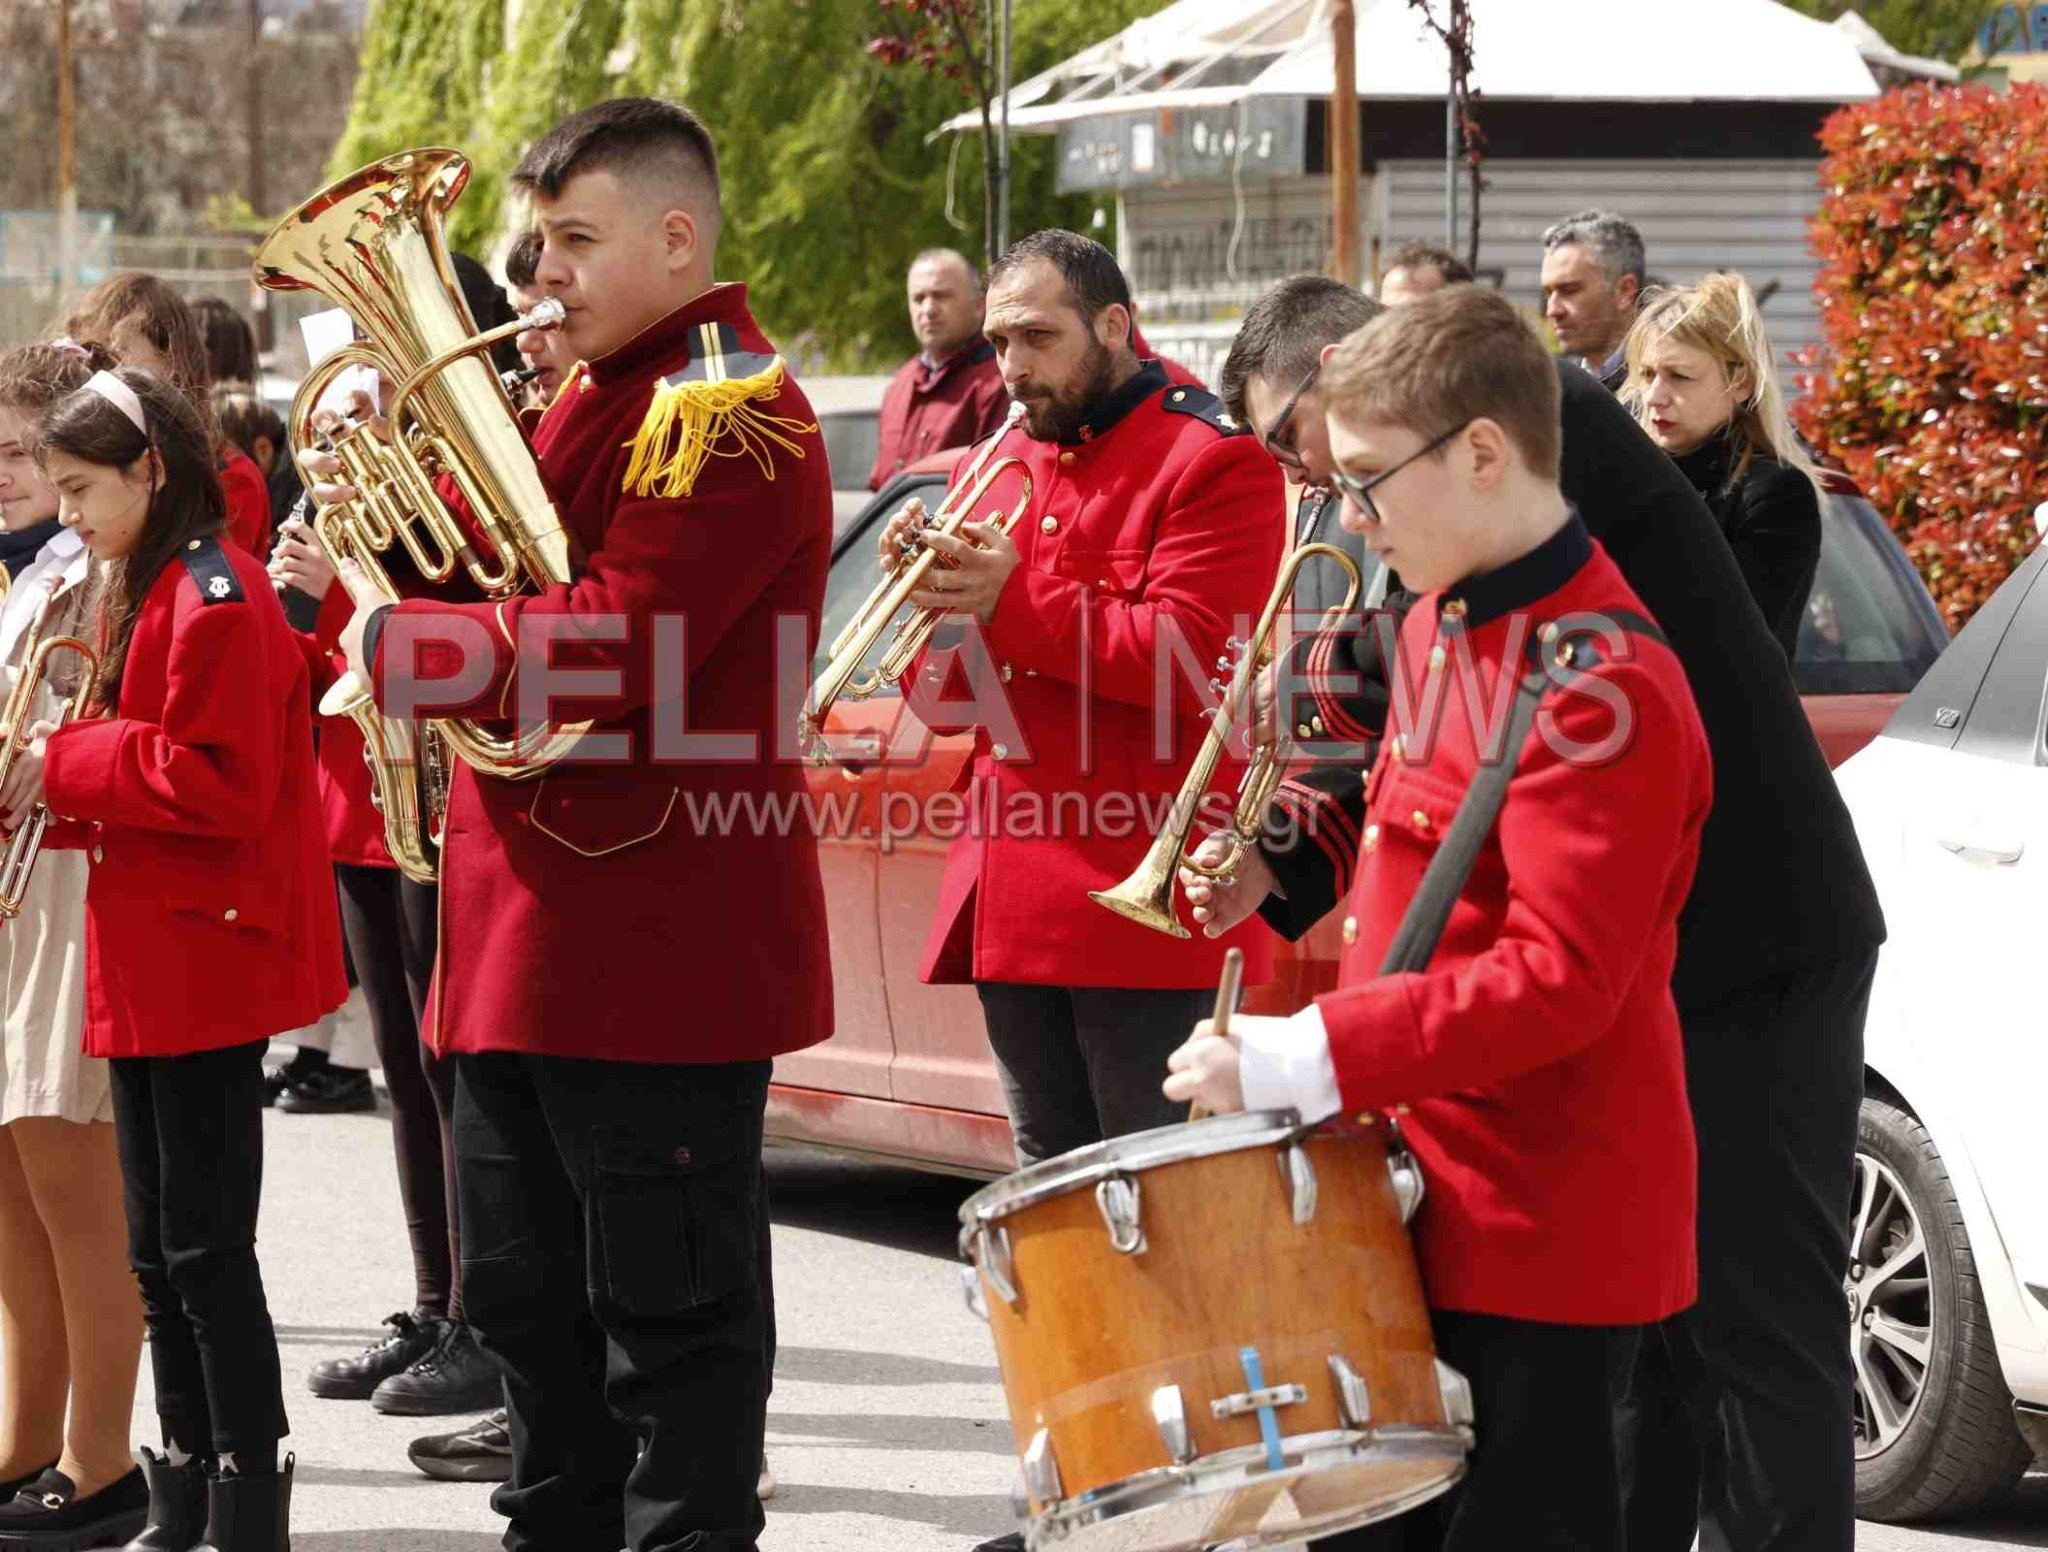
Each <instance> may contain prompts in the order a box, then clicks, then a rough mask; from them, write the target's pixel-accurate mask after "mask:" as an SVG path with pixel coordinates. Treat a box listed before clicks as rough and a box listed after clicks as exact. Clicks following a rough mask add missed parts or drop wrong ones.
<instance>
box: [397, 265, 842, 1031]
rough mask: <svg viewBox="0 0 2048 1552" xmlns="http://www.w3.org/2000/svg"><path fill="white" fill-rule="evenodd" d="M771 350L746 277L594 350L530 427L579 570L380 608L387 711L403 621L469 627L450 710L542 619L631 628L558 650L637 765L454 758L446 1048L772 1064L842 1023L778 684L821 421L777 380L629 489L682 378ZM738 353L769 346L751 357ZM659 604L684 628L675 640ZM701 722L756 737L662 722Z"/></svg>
mask: <svg viewBox="0 0 2048 1552" xmlns="http://www.w3.org/2000/svg"><path fill="white" fill-rule="evenodd" d="M771 350H772V347H771V346H770V345H769V343H768V341H767V340H766V339H765V338H763V336H762V334H761V332H760V329H759V328H758V326H757V325H756V324H755V322H754V319H753V316H752V315H751V314H750V313H749V312H748V310H747V302H746V288H745V287H744V286H739V285H722V286H717V287H714V288H713V289H712V290H710V291H708V292H706V293H705V294H704V295H703V296H701V297H699V298H697V299H696V300H695V301H693V302H691V303H689V304H688V305H687V306H685V307H683V308H680V309H679V310H677V311H676V312H674V313H672V314H671V315H670V316H669V317H667V318H665V319H663V320H662V321H661V322H660V323H657V324H655V325H653V326H652V327H651V328H649V329H647V330H646V331H644V332H643V333H641V334H640V335H639V336H637V337H636V338H634V339H633V340H632V341H630V342H629V343H627V344H626V345H624V346H622V347H621V348H620V349H619V350H617V351H615V352H613V353H612V354H611V355H609V356H606V357H604V358H602V359H601V360H597V361H593V362H591V363H589V369H588V371H587V372H586V373H584V374H582V375H581V376H579V377H578V379H577V380H576V381H575V383H574V384H573V385H572V386H571V387H570V388H568V389H567V390H565V391H564V392H563V393H562V394H561V395H560V396H559V397H557V399H556V400H555V402H554V403H553V404H552V405H550V406H549V407H548V411H547V413H546V415H545V416H543V417H542V419H541V422H540V425H539V428H538V430H537V431H536V433H535V436H534V450H535V452H536V453H537V454H538V455H539V459H540V465H541V471H542V474H543V476H544V477H545V479H546V481H547V483H548V487H549V489H550V490H551V491H552V492H553V494H554V497H555V501H556V504H557V507H558V509H559V510H560V512H561V514H562V518H563V521H564V523H565V524H566V525H567V527H568V529H569V531H570V533H571V534H572V536H573V537H574V538H575V540H576V541H577V542H578V543H579V544H580V546H581V547H582V549H583V551H584V553H585V554H586V555H587V557H588V559H587V561H585V562H584V564H583V565H582V567H581V570H580V574H579V575H578V577H577V580H576V581H575V582H574V583H573V584H572V585H570V586H566V587H552V588H549V589H548V590H547V591H546V592H545V593H542V594H529V595H523V596H521V597H519V598H516V599H513V600H511V601H509V602H506V603H502V604H490V603H477V604H447V603H442V602H439V601H431V600H427V599H409V600H407V601H406V602H404V603H401V604H398V605H395V606H394V607H392V608H390V609H387V610H385V611H383V612H382V613H380V614H379V615H378V616H376V634H375V638H374V640H373V641H372V642H371V644H370V652H371V657H372V661H373V664H374V667H373V673H374V676H375V678H376V680H377V683H378V691H379V697H380V700H381V701H382V703H383V704H384V705H386V706H387V707H388V706H390V705H391V703H392V702H391V682H390V669H391V666H392V663H393V662H394V661H396V660H397V658H398V657H400V656H402V655H403V649H400V650H399V651H398V652H394V651H393V649H392V643H393V641H394V640H395V639H398V636H399V635H400V634H410V635H414V636H415V637H420V638H431V637H433V635H434V634H435V632H436V631H437V629H438V630H441V631H442V632H443V633H444V635H445V633H446V632H447V631H448V630H449V629H450V628H454V629H461V628H465V627H466V628H467V631H468V632H469V634H470V636H471V637H472V645H475V646H476V652H475V656H474V659H473V662H474V664H475V666H477V667H480V668H483V669H486V670H487V672H486V673H485V674H484V676H483V677H482V679H481V680H480V681H479V683H478V686H477V688H476V690H475V693H474V695H473V696H471V697H470V698H469V699H467V700H459V699H449V700H440V701H436V702H435V703H434V704H433V706H432V708H431V709H432V711H433V713H434V714H435V715H443V714H447V715H463V716H471V717H474V716H479V715H481V716H486V717H488V716H491V715H502V714H503V712H504V710H505V709H507V708H510V707H514V706H517V705H518V704H519V700H520V695H521V675H522V673H523V672H531V671H532V667H533V661H532V660H531V659H528V660H527V661H525V662H522V661H521V660H520V659H519V658H518V657H517V656H516V655H515V653H514V651H513V649H512V644H513V643H514V642H516V641H517V640H519V639H520V637H521V635H522V633H523V632H525V633H529V634H530V633H532V632H536V631H538V630H541V629H544V628H559V627H572V628H580V627H589V628H592V629H608V628H610V629H615V630H616V631H617V632H618V633H619V639H618V640H616V641H614V642H607V643H604V644H602V645H599V644H595V643H588V642H586V643H582V644H577V645H572V646H561V647H558V648H557V649H556V653H555V662H556V666H557V668H558V669H560V668H567V667H574V668H578V669H585V670H588V669H593V668H594V669H596V670H598V671H599V672H598V673H597V674H596V675H594V676H593V677H595V678H598V679H600V680H602V677H603V675H604V674H606V673H609V674H611V675H613V678H612V679H611V680H610V682H609V683H601V684H600V685H596V686H591V687H590V690H589V693H587V694H586V695H585V696H584V697H583V698H582V699H568V698H564V699H558V700H556V701H555V702H554V706H553V710H554V715H555V718H556V720H557V721H561V722H572V721H577V720H581V719H583V718H587V717H595V718H597V719H598V720H599V722H600V724H601V726H600V729H599V731H600V732H609V733H614V734H624V735H625V736H626V738H627V740H628V741H629V747H628V750H627V752H626V754H625V757H624V758H622V759H617V760H607V761H604V762H602V763H600V762H598V761H594V760H591V759H581V758H579V759H574V760H571V761H569V762H565V763H563V764H562V765H559V766H557V767H556V768H555V769H553V770H551V771H550V772H548V773H547V774H546V775H545V776H542V777H538V778H534V779H530V780H524V781H508V780H505V779H502V778H497V777H479V776H478V775H477V774H476V773H475V772H474V771H472V770H470V769H469V768H468V767H467V766H465V765H461V764H458V765H457V767H456V772H455V781H454V786H453V789H452V791H451V794H450V800H449V814H448V829H447V840H446V845H445V846H444V848H443V851H442V854H441V939H440V942H441V956H440V961H439V965H438V969H437V981H436V991H435V999H434V1012H433V1029H432V1033H431V1036H430V1038H431V1039H432V1041H433V1043H434V1045H435V1047H436V1048H437V1049H439V1050H444V1051H446V1050H454V1051H465V1052H476V1051H527V1052H540V1053H545V1054H548V1055H555V1056H580V1057H594V1058H599V1059H603V1060H612V1061H639V1062H728V1061H751V1060H760V1059H765V1058H768V1057H773V1056H776V1055H779V1054H780V1053H782V1052H784V1051H791V1050H796V1049H798V1048H799V1047H802V1046H806V1045H811V1044H814V1043H815V1042H817V1041H820V1040H823V1039H825V1038H826V1037H827V1036H828V1035H830V1034H831V1032H832V983H831V960H830V955H829V952H828V948H827V942H826V923H825V900H824V887H823V884H822V882H821V880H820V878H819V874H818V858H817V839H816V835H815V833H814V829H813V827H812V826H811V825H810V823H809V822H808V820H807V819H806V818H805V816H804V812H803V810H802V805H803V801H804V799H805V797H806V796H807V788H806V784H805V780H804V775H803V768H802V763H801V761H800V760H799V759H798V758H796V757H795V750H794V747H793V745H794V730H795V724H796V711H797V709H799V707H800V703H801V698H802V683H799V684H798V685H797V687H796V703H795V704H792V705H791V706H789V707H788V708H786V709H784V708H780V707H778V705H777V689H778V686H777V682H776V662H777V659H776V648H777V637H778V633H779V632H780V633H781V634H783V635H788V634H790V632H789V629H788V627H790V626H792V625H793V626H795V627H797V628H798V629H800V630H804V631H808V633H809V636H810V637H811V638H813V639H814V638H815V637H816V634H817V626H818V614H819V609H820V606H821V603H822V601H823V598H824V590H825V573H826V570H827V567H828V565H829V564H830V557H831V544H832V495H831V477H830V473H829V471H828V470H827V468H826V464H825V445H824V441H823V439H822V438H821V437H820V436H819V435H818V431H817V427H816V425H815V421H814V417H813V416H812V414H811V411H810V406H809V404H808V403H807V402H806V400H805V399H804V396H803V393H802V391H801V390H800V389H799V388H798V387H797V386H796V384H795V382H794V381H792V380H789V379H787V378H784V379H783V380H782V382H781V386H780V388H779V390H777V391H776V392H775V394H774V396H773V397H772V398H770V399H766V400H763V401H761V402H759V403H757V404H750V405H748V406H746V408H747V410H748V411H749V414H750V419H749V420H747V421H746V422H739V421H736V422H734V423H733V424H732V425H731V426H730V428H729V430H728V431H720V432H718V433H716V434H715V436H714V438H713V440H712V442H711V456H709V457H708V458H707V459H706V460H705V461H704V463H703V466H702V468H701V470H699V471H698V472H697V474H696V478H695V482H694V486H693V488H692V489H691V490H690V492H689V494H688V495H686V496H668V495H658V494H657V495H640V494H633V493H629V492H627V490H626V488H625V487H626V484H627V476H628V474H629V472H631V464H632V457H633V455H632V452H631V448H630V446H629V444H632V443H634V442H635V441H636V440H639V439H640V438H641V433H642V432H643V430H644V428H645V427H646V425H647V424H648V423H649V421H650V414H651V411H653V410H654V409H656V408H658V403H659V399H658V391H659V390H662V389H663V386H664V380H665V379H670V378H678V379H680V378H683V377H685V376H686V375H687V374H686V369H689V371H690V372H694V373H695V374H696V375H699V376H701V375H703V374H704V373H705V372H706V371H709V370H712V369H714V368H731V369H732V370H731V372H730V375H731V376H733V377H741V376H743V375H750V374H751V372H752V369H753V368H754V367H756V366H764V365H765V362H766V358H767V355H768V353H769V352H770V351H771ZM742 357H752V358H755V359H754V360H752V361H750V362H747V363H745V364H746V366H747V369H748V370H747V372H745V373H743V372H742V371H741V370H740V369H739V366H740V364H741V358H742ZM687 441H688V444H689V445H692V446H701V445H703V439H702V438H701V437H691V438H688V439H687ZM643 445H644V444H643ZM658 623H659V628H660V629H661V630H662V631H663V632H665V633H672V634H662V635H657V634H656V630H657V624H658ZM446 639H451V640H452V639H456V638H446ZM418 646H419V648H420V652H419V661H420V663H421V666H422V669H423V671H424V672H425V673H427V674H429V675H435V676H438V675H442V674H446V673H447V672H449V671H450V669H451V667H452V666H453V665H454V664H456V663H458V662H460V661H462V654H461V653H460V652H459V651H458V650H457V649H456V648H454V647H453V646H435V645H434V644H433V643H432V641H431V640H420V641H419V642H418ZM657 648H659V649H660V656H661V658H662V664H661V667H662V673H661V675H660V677H657V676H656V675H655V674H654V671H653V670H654V665H655V660H656V656H657V650H656V649H657ZM803 651H804V646H803V645H802V644H799V645H798V647H797V655H798V656H799V657H801V655H802V653H803ZM486 659H488V661H485V660H486ZM807 669H808V665H807V664H803V665H801V666H800V668H799V670H798V674H797V677H798V679H799V680H800V681H801V680H802V679H803V677H804V674H805V673H806V672H807ZM584 683H585V685H588V684H589V681H588V680H586V681H585V682H584ZM579 688H582V686H579ZM657 703H658V704H657ZM685 717H687V725H688V727H689V729H691V730H692V731H703V732H706V733H709V732H720V733H737V734H740V735H743V736H748V737H751V738H752V739H753V740H754V741H755V745H756V747H755V748H754V750H753V751H752V752H751V753H749V754H746V755H742V756H734V755H722V756H720V757H717V758H713V759H708V760H707V759H692V760H688V761H678V760H677V758H676V755H675V752H674V751H673V750H668V751H667V752H664V749H663V748H660V747H657V744H656V738H655V736H653V735H655V734H656V733H657V731H658V730H662V731H665V730H667V729H673V728H677V727H680V725H681V724H682V721H683V719H684V718H685ZM778 735H781V739H780V744H781V745H786V746H789V748H790V755H791V757H790V758H788V759H780V758H778V757H777V750H778V747H779V744H778ZM778 814H780V815H781V816H783V817H782V818H781V819H780V820H778V818H777V815H778Z"/></svg>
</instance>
